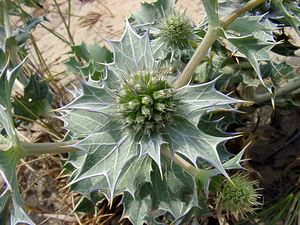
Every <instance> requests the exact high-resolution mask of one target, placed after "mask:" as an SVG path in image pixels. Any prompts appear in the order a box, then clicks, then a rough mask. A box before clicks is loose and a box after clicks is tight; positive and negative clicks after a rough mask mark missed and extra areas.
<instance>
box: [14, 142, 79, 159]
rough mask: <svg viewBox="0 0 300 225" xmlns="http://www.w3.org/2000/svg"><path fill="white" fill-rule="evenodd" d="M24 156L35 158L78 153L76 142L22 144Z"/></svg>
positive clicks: (21, 148) (21, 149)
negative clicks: (35, 156) (36, 156)
mask: <svg viewBox="0 0 300 225" xmlns="http://www.w3.org/2000/svg"><path fill="white" fill-rule="evenodd" d="M19 144H20V151H21V154H22V156H33V155H41V154H61V153H68V152H77V151H79V149H78V148H76V147H74V142H53V143H25V142H20V143H19Z"/></svg>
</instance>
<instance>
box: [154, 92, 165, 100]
mask: <svg viewBox="0 0 300 225" xmlns="http://www.w3.org/2000/svg"><path fill="white" fill-rule="evenodd" d="M165 96H166V94H165V91H164V90H159V91H155V92H154V93H153V98H154V99H155V100H159V99H164V98H165Z"/></svg>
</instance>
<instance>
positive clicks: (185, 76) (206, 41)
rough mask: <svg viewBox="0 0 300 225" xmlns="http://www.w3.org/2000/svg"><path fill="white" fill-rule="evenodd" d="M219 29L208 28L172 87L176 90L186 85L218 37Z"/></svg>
mask: <svg viewBox="0 0 300 225" xmlns="http://www.w3.org/2000/svg"><path fill="white" fill-rule="evenodd" d="M218 31H219V29H218V28H209V29H208V31H207V33H206V34H205V36H204V38H203V40H202V41H201V43H200V44H199V46H198V47H197V49H196V51H195V53H194V54H193V56H192V58H191V60H190V61H189V62H188V64H187V65H186V67H185V68H184V70H183V72H182V73H181V75H180V77H179V78H178V79H177V80H176V82H175V84H174V87H175V88H176V89H178V88H180V87H182V86H184V85H186V84H187V83H188V82H189V81H190V79H191V77H192V74H193V73H194V71H195V69H196V68H197V66H198V65H199V63H200V62H201V60H202V59H203V57H204V56H206V54H207V52H208V49H209V48H210V47H211V46H212V44H213V43H214V42H215V41H216V40H217V38H218V37H219V34H218V33H219V32H218Z"/></svg>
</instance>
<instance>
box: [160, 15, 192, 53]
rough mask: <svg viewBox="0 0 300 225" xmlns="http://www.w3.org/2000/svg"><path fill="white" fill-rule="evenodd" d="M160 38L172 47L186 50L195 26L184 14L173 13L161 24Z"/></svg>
mask: <svg viewBox="0 0 300 225" xmlns="http://www.w3.org/2000/svg"><path fill="white" fill-rule="evenodd" d="M160 36H161V37H162V38H163V40H164V41H165V42H166V43H167V44H168V45H170V46H172V47H178V48H180V49H181V48H185V47H187V46H188V42H189V40H190V39H192V37H193V26H192V23H191V21H190V20H189V18H188V17H187V16H186V15H185V14H184V13H180V12H177V11H175V10H174V11H173V12H172V13H171V14H169V15H166V17H164V18H163V21H162V23H161V24H160Z"/></svg>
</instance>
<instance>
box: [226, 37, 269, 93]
mask: <svg viewBox="0 0 300 225" xmlns="http://www.w3.org/2000/svg"><path fill="white" fill-rule="evenodd" d="M229 41H230V42H231V43H232V44H234V45H235V46H236V47H237V48H238V50H239V51H240V52H241V53H242V54H244V55H245V56H246V57H247V59H248V60H249V62H250V63H251V65H252V67H253V69H254V70H255V72H256V74H257V75H258V78H259V79H260V80H261V82H262V84H264V85H265V82H264V81H263V78H262V74H261V69H260V61H263V60H270V57H269V52H270V49H271V48H272V47H273V46H274V43H272V42H267V41H264V40H261V39H258V38H256V37H255V36H253V35H249V36H243V37H229ZM265 87H266V88H267V89H268V90H269V92H271V93H272V90H271V88H270V87H268V86H266V85H265Z"/></svg>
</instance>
